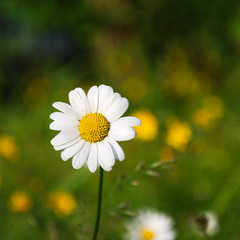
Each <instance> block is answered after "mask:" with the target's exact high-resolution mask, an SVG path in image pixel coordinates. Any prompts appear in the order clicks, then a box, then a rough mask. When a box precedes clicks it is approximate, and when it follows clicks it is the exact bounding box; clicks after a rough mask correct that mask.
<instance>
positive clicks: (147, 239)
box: [141, 229, 154, 240]
mask: <svg viewBox="0 0 240 240" xmlns="http://www.w3.org/2000/svg"><path fill="white" fill-rule="evenodd" d="M153 238H154V233H153V231H151V230H149V229H143V230H142V231H141V240H152V239H153Z"/></svg>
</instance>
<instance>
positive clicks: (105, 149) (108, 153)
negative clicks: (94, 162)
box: [97, 140, 115, 171]
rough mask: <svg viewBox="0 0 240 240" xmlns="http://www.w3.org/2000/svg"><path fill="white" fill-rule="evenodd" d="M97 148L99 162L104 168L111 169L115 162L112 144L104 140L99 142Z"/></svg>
mask: <svg viewBox="0 0 240 240" xmlns="http://www.w3.org/2000/svg"><path fill="white" fill-rule="evenodd" d="M97 148H98V161H99V164H100V165H101V167H102V168H103V169H104V170H106V171H110V170H111V169H112V166H113V165H114V163H115V159H114V155H113V151H112V148H111V146H110V145H109V143H108V142H107V141H105V140H103V141H101V142H97Z"/></svg>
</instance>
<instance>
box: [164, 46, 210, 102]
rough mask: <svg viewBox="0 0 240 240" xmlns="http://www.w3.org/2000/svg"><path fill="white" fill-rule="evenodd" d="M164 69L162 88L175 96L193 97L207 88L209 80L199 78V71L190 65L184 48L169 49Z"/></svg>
mask: <svg viewBox="0 0 240 240" xmlns="http://www.w3.org/2000/svg"><path fill="white" fill-rule="evenodd" d="M165 69H166V73H167V74H166V78H165V81H164V82H163V87H164V90H165V91H166V93H167V94H169V95H171V96H173V97H175V98H185V97H194V96H197V95H200V94H201V93H202V92H205V91H208V90H209V86H208V82H209V81H200V80H199V79H200V76H199V73H198V72H197V71H195V69H194V68H193V67H192V66H191V64H190V63H189V59H188V55H187V53H186V51H185V49H183V48H181V47H178V46H175V47H172V48H171V49H170V50H169V52H168V53H167V56H166V61H165Z"/></svg>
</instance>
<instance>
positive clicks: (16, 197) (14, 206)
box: [8, 191, 32, 213]
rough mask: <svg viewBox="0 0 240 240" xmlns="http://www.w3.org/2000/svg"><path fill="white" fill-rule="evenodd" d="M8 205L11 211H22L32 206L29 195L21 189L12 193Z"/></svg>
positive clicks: (26, 210)
mask: <svg viewBox="0 0 240 240" xmlns="http://www.w3.org/2000/svg"><path fill="white" fill-rule="evenodd" d="M8 204H9V207H10V209H11V210H12V211H13V212H18V213H24V212H28V211H29V210H31V208H32V201H31V199H30V197H29V196H28V195H27V194H26V193H25V192H23V191H16V192H14V193H12V195H11V196H10V199H9V201H8Z"/></svg>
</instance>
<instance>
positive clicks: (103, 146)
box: [50, 85, 141, 172]
mask: <svg viewBox="0 0 240 240" xmlns="http://www.w3.org/2000/svg"><path fill="white" fill-rule="evenodd" d="M69 102H70V105H69V104H67V103H63V102H55V103H54V104H53V107H55V108H56V109H58V110H59V111H61V112H54V113H52V114H51V115H50V118H51V119H52V120H54V121H53V122H52V123H51V124H50V129H52V130H57V131H60V133H59V134H58V135H57V136H55V137H54V138H53V139H52V141H51V144H52V145H53V146H54V149H55V150H62V152H61V158H62V159H63V160H64V161H66V160H68V159H70V158H72V157H73V160H72V165H73V167H74V168H75V169H79V168H81V167H82V166H83V165H84V163H87V165H88V168H89V170H90V171H91V172H95V171H96V170H97V167H98V165H100V166H101V167H102V168H103V169H104V170H105V171H110V170H112V167H113V165H114V164H115V159H117V160H119V161H123V160H124V158H125V155H124V152H123V150H122V148H121V147H120V145H119V144H118V143H117V141H126V140H130V139H132V138H134V137H135V136H136V132H135V130H134V129H133V128H132V127H134V126H138V125H140V124H141V121H140V120H139V119H138V118H136V117H122V118H121V116H122V115H123V114H124V113H125V111H126V110H127V108H128V105H129V103H128V100H127V99H126V98H123V97H121V95H120V94H119V93H114V91H113V89H112V88H111V87H109V86H106V85H100V86H99V87H97V86H93V87H91V88H90V89H89V91H88V94H87V95H86V94H85V92H84V91H83V90H82V89H81V88H76V89H74V90H72V91H71V92H70V93H69Z"/></svg>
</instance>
